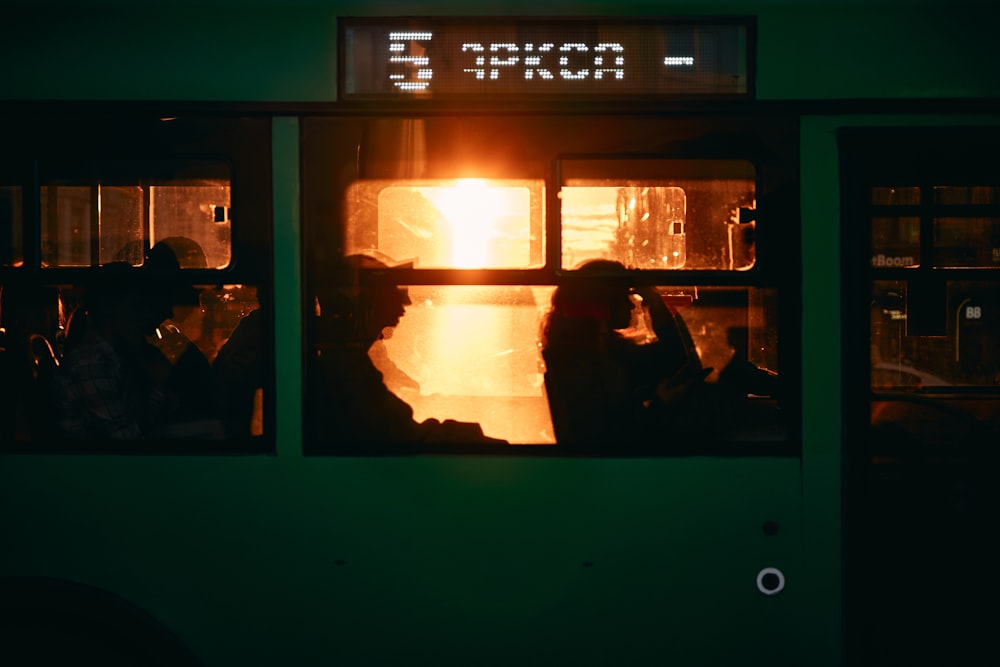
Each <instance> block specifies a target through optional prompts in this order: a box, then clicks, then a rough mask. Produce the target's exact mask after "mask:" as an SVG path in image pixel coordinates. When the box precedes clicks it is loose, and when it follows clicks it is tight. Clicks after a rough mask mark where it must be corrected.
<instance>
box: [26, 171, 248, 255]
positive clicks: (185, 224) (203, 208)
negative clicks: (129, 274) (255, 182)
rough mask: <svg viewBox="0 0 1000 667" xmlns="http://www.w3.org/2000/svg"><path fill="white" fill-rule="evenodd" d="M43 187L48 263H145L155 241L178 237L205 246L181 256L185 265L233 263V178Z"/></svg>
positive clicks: (42, 209) (44, 241)
mask: <svg viewBox="0 0 1000 667" xmlns="http://www.w3.org/2000/svg"><path fill="white" fill-rule="evenodd" d="M40 193H41V202H40V205H41V220H42V234H41V237H42V265H43V266H49V267H57V266H94V265H97V264H107V263H109V262H115V261H124V262H128V263H130V264H132V265H134V266H138V265H140V264H142V263H143V261H144V258H145V252H146V250H148V247H149V246H152V245H155V244H156V243H158V242H159V241H161V240H163V239H177V238H182V239H184V240H185V242H187V243H189V244H192V245H193V244H196V245H197V246H198V248H199V250H198V252H197V253H194V255H192V256H191V257H190V258H185V257H179V258H178V259H180V260H181V267H182V268H213V269H215V268H225V267H226V266H228V265H229V262H230V261H231V259H232V229H231V222H230V210H231V204H230V186H229V182H228V180H223V179H208V180H203V181H200V182H198V184H187V183H183V182H179V183H178V184H163V185H139V184H136V185H102V184H94V185H43V186H42V187H41V190H40ZM195 255H197V257H195Z"/></svg>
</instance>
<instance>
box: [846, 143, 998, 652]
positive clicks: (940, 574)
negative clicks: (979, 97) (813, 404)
mask: <svg viewBox="0 0 1000 667" xmlns="http://www.w3.org/2000/svg"><path fill="white" fill-rule="evenodd" d="M840 146H841V157H842V160H843V165H844V174H845V177H846V188H845V190H844V192H845V197H846V199H845V200H844V226H843V230H844V231H843V234H844V237H843V238H844V244H843V261H844V269H843V275H844V290H845V295H846V296H845V299H844V304H845V312H844V341H845V349H844V352H845V354H844V364H845V375H844V377H845V381H844V406H845V411H846V414H845V422H844V423H845V431H844V432H845V440H844V443H845V444H844V447H845V457H846V458H845V461H846V465H847V467H846V471H847V474H846V478H847V480H848V482H847V523H846V526H847V534H846V539H845V543H846V545H847V572H848V577H847V582H848V584H847V603H846V607H847V619H848V631H849V634H848V637H849V655H853V656H854V662H856V663H857V664H862V662H863V664H877V665H903V664H945V663H951V664H956V663H961V662H963V661H962V660H961V659H960V658H961V657H963V656H964V657H965V658H968V659H969V660H970V661H971V660H972V659H974V658H975V656H977V655H979V652H980V651H982V650H985V649H986V648H987V646H986V643H985V642H986V638H987V637H989V636H990V634H991V632H992V629H991V628H990V627H988V625H987V622H986V619H987V615H983V614H982V612H981V611H980V610H981V608H982V606H981V602H982V601H983V599H984V597H988V596H989V595H991V593H990V591H993V592H995V591H996V584H997V577H996V574H995V570H996V568H995V566H994V564H993V563H992V559H991V558H990V556H989V554H990V553H991V547H990V546H989V545H990V543H991V542H992V540H990V538H989V533H990V532H991V531H990V529H989V526H990V525H991V524H992V522H993V521H994V520H995V516H996V514H995V510H996V507H997V502H996V501H997V492H996V490H995V489H996V488H997V485H996V481H995V480H994V479H993V478H992V477H993V475H995V474H996V470H997V467H996V464H997V461H998V450H997V448H996V444H997V442H998V435H1000V170H998V169H997V167H996V165H995V161H994V160H993V157H994V156H995V155H996V151H997V149H998V147H1000V131H998V129H997V128H995V127H992V128H991V127H984V128H962V129H927V128H919V129H912V130H903V129H884V128H883V129H854V130H844V131H842V134H841V136H840ZM864 661H867V662H864Z"/></svg>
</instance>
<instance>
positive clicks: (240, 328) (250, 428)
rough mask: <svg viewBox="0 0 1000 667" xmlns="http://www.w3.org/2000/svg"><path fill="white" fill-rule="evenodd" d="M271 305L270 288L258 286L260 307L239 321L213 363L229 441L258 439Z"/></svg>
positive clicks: (221, 414) (217, 397)
mask: <svg viewBox="0 0 1000 667" xmlns="http://www.w3.org/2000/svg"><path fill="white" fill-rule="evenodd" d="M270 301H271V299H270V296H269V289H268V287H267V286H266V285H264V284H261V285H259V286H258V287H257V302H258V307H257V308H255V309H254V310H252V311H250V312H249V313H247V315H245V316H244V317H243V318H242V319H240V321H239V323H238V324H237V325H236V328H235V329H234V330H233V332H232V334H230V336H229V338H228V339H227V340H226V342H225V343H223V345H222V347H221V348H220V349H219V353H218V354H217V355H216V357H215V360H214V361H213V362H212V375H213V378H214V384H215V395H216V402H217V404H218V407H219V416H220V417H221V419H222V423H223V428H224V430H225V433H226V435H227V436H228V437H233V438H247V437H250V436H251V435H259V431H260V428H261V427H260V426H258V425H257V424H256V423H255V414H256V412H257V409H258V407H257V405H258V398H257V397H258V393H259V392H261V391H262V390H263V388H264V327H265V325H266V323H267V317H266V313H267V312H268V309H269V308H270Z"/></svg>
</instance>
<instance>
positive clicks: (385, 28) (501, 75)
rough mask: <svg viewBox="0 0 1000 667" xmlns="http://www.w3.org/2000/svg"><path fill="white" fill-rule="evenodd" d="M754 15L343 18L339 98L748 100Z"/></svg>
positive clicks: (341, 23) (751, 70)
mask: <svg viewBox="0 0 1000 667" xmlns="http://www.w3.org/2000/svg"><path fill="white" fill-rule="evenodd" d="M751 31H752V23H751V21H750V20H749V19H731V20H713V21H706V22H692V21H691V19H684V20H683V21H680V20H667V19H650V20H641V19H636V20H632V21H623V20H620V19H574V18H561V19H535V18H532V19H528V18H509V17H504V18H478V17H477V18H462V19H457V18H438V17H433V18H398V19H397V18H342V19H340V21H339V39H340V42H339V43H340V55H341V58H340V68H339V71H340V81H339V86H340V97H341V98H342V99H345V100H365V99H368V100H386V99H440V98H444V99H448V98H464V99H480V98H481V99H496V98H506V99H516V98H519V97H523V98H537V97H549V98H563V97H582V98H598V99H607V98H616V97H639V96H659V97H719V96H730V97H749V96H751V95H752V73H753V68H752V59H751V49H750V43H751V41H752V40H751V37H752V34H751Z"/></svg>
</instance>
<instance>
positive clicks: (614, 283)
mask: <svg viewBox="0 0 1000 667" xmlns="http://www.w3.org/2000/svg"><path fill="white" fill-rule="evenodd" d="M577 273H578V274H579V275H580V276H581V277H583V278H584V279H582V280H579V281H574V282H572V283H567V284H565V285H561V286H559V287H557V288H556V290H555V292H553V294H552V310H551V311H550V318H577V319H589V320H593V321H594V322H595V323H596V324H597V328H598V329H599V330H610V329H624V328H626V327H628V326H629V324H630V323H631V319H632V307H633V302H632V298H631V289H630V286H629V284H628V282H626V278H627V275H628V271H627V270H626V268H625V266H624V265H623V264H621V263H620V262H616V261H613V260H608V259H594V260H590V261H588V262H585V263H583V264H581V265H580V266H579V268H578V269H577Z"/></svg>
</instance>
